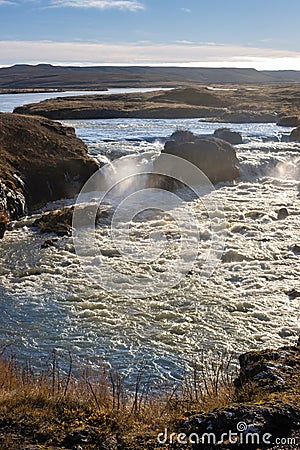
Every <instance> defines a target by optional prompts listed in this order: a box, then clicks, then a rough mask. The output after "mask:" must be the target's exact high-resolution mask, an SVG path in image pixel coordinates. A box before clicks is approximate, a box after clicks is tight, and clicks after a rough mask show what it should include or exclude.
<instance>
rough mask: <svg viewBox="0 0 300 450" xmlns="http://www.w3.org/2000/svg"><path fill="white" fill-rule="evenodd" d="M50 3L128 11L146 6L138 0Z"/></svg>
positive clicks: (52, 3) (71, 0)
mask: <svg viewBox="0 0 300 450" xmlns="http://www.w3.org/2000/svg"><path fill="white" fill-rule="evenodd" d="M50 5H51V6H52V7H55V8H62V7H70V8H97V9H120V10H127V11H138V10H141V9H145V6H144V5H143V4H142V3H141V2H139V1H137V0H52V1H51V2H50Z"/></svg>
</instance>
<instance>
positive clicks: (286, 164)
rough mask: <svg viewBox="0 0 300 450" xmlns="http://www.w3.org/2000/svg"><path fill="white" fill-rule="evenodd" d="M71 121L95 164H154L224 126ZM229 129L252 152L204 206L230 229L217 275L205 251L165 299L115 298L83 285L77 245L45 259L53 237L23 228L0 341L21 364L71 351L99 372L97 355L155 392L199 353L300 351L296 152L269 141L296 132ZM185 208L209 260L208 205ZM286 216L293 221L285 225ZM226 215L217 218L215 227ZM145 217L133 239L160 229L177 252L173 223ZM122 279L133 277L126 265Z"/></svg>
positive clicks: (110, 259) (8, 262)
mask: <svg viewBox="0 0 300 450" xmlns="http://www.w3.org/2000/svg"><path fill="white" fill-rule="evenodd" d="M66 123H68V124H70V125H72V126H75V128H76V131H77V134H78V136H79V137H81V138H82V139H84V140H85V141H86V142H87V144H88V147H89V151H90V153H91V154H92V155H93V156H94V157H97V158H99V159H100V160H106V161H107V160H109V161H112V160H115V159H116V158H117V157H119V156H122V155H128V154H136V153H139V154H144V153H146V152H147V153H149V152H150V154H153V155H157V154H159V152H160V150H161V149H162V147H163V143H164V141H165V139H166V138H167V137H168V136H170V135H171V133H172V132H173V131H174V130H175V129H176V128H178V127H180V128H186V129H189V130H191V131H194V132H195V133H198V134H208V133H211V132H213V131H214V130H215V129H216V128H219V127H221V126H222V124H212V123H204V122H202V123H201V122H199V121H197V120H196V119H191V120H159V119H157V120H135V119H127V120H105V121H104V120H91V121H68V122H66ZM230 127H231V128H232V129H233V130H237V131H241V132H242V133H243V137H244V142H245V143H244V144H242V145H240V146H237V147H236V150H237V154H238V158H239V160H240V163H241V178H240V179H239V180H237V181H236V182H235V183H223V184H219V185H217V186H216V191H215V192H211V193H207V194H206V200H207V201H210V196H211V201H213V199H214V198H215V197H216V198H217V201H218V203H220V204H221V205H222V208H223V210H224V214H225V226H226V231H227V239H226V244H225V249H224V252H223V255H222V258H221V261H220V262H219V264H218V265H217V267H216V268H215V270H214V273H213V275H212V276H210V277H209V278H204V277H203V276H202V275H201V273H202V265H203V261H202V260H201V256H202V255H203V253H202V252H200V254H199V257H198V259H197V260H196V262H195V264H194V265H193V267H192V269H191V270H190V272H189V273H188V275H187V276H186V277H184V278H183V279H182V280H181V282H180V283H179V285H177V286H176V287H171V288H170V290H169V291H167V292H164V293H162V294H161V295H159V296H156V297H155V296H152V297H144V298H134V297H131V296H130V295H122V294H121V293H119V294H118V295H116V294H115V293H114V292H107V291H105V290H104V289H103V288H101V286H99V284H97V283H96V282H95V281H94V280H93V279H90V278H88V277H87V276H86V273H85V271H84V269H83V268H82V267H81V265H80V264H79V261H78V258H77V256H76V255H75V253H74V244H73V241H72V238H71V237H63V238H60V239H59V240H58V241H57V243H56V244H55V246H54V247H49V248H47V249H41V244H42V243H43V242H44V241H45V239H47V238H49V237H51V236H47V235H46V236H45V235H40V234H38V233H37V232H36V231H34V230H32V229H31V228H30V226H29V225H30V222H28V221H27V219H24V220H23V221H19V222H18V223H16V224H15V227H14V228H13V229H12V231H10V232H8V233H7V234H6V235H5V238H4V239H3V240H2V241H0V283H1V303H2V315H1V318H0V338H1V342H5V343H11V344H12V347H13V348H15V349H18V354H20V355H21V356H22V357H23V358H24V359H25V358H26V357H29V355H31V356H32V355H36V356H37V357H41V356H42V355H43V356H45V355H47V352H50V351H51V350H52V349H53V348H54V347H55V348H58V349H59V350H62V351H66V350H71V351H72V353H73V355H74V361H75V364H78V365H79V362H80V361H89V362H91V363H92V364H97V363H98V361H99V357H101V358H104V359H105V360H106V361H109V363H110V364H111V365H112V366H113V367H115V368H117V369H120V370H123V371H124V372H126V373H133V372H136V369H137V367H139V366H140V365H141V363H142V362H146V363H147V364H148V367H149V369H148V370H149V374H151V376H152V377H153V380H157V382H159V381H160V380H165V381H170V380H174V379H177V378H179V377H180V376H181V375H182V372H183V370H184V367H185V366H186V365H188V364H189V362H190V361H191V360H192V359H194V358H196V359H197V358H198V357H200V352H201V350H202V349H204V352H205V354H206V355H208V356H209V357H211V358H214V355H216V354H217V353H218V352H221V351H225V350H226V351H230V352H231V351H232V352H234V353H236V354H239V353H241V352H243V351H246V350H249V349H259V348H263V347H268V346H272V347H276V346H281V345H286V344H291V343H294V342H295V341H296V339H297V335H298V334H299V331H300V326H299V299H297V298H296V299H292V298H290V297H289V296H288V295H287V292H288V291H290V290H292V289H298V290H299V289H300V285H299V273H300V256H299V254H297V253H296V252H295V251H294V250H293V247H294V245H295V244H296V243H298V244H300V231H299V230H300V226H299V225H300V221H299V217H300V216H299V210H300V209H299V207H300V197H299V190H298V189H299V151H300V146H299V144H293V143H284V142H274V141H272V138H274V137H278V136H280V135H281V134H282V133H284V134H288V133H289V129H286V128H284V129H283V128H280V127H276V125H274V124H239V125H230ZM111 170H112V171H113V166H112V169H111ZM124 173H125V174H126V173H128V167H124ZM116 181H117V180H116ZM214 196H215V197H214ZM188 202H189V205H190V207H191V209H192V210H193V214H194V215H195V217H196V219H197V223H198V228H199V233H200V242H201V245H202V248H203V250H205V249H206V248H208V247H209V246H210V240H211V223H210V220H209V219H208V217H207V214H205V211H204V208H203V203H202V201H201V199H196V200H193V199H190V200H188ZM282 207H286V208H287V209H288V211H289V216H288V217H287V218H286V219H285V220H277V211H278V210H279V209H280V208H282ZM218 213H219V212H218V210H217V209H216V210H215V217H214V220H215V221H216V223H217V221H218ZM140 219H143V220H135V221H134V224H133V231H132V232H133V233H135V238H136V239H137V240H138V242H139V245H140V246H141V249H143V246H145V248H146V246H147V245H149V236H151V233H152V232H153V231H155V232H156V233H162V235H164V236H171V239H170V240H169V241H168V245H169V246H170V247H169V251H170V252H172V251H176V246H177V245H178V242H177V241H176V232H177V231H178V229H177V228H176V224H175V223H174V221H173V220H172V219H171V217H170V215H169V214H164V215H162V216H160V215H158V214H150V213H149V214H148V215H147V216H146V217H142V218H141V217H140ZM144 219H147V220H144ZM124 226H125V225H124ZM96 239H97V241H98V243H99V245H100V248H101V250H103V253H104V255H106V256H105V257H106V258H107V264H108V265H111V266H113V267H114V268H115V269H118V268H120V265H121V259H120V256H119V255H118V253H117V252H116V249H115V248H114V247H113V246H112V245H111V240H110V236H109V233H108V229H107V227H105V226H101V227H97V229H96ZM147 239H148V240H147ZM167 260H168V258H167V257H165V256H162V257H161V258H160V259H159V260H158V261H157V264H155V265H151V264H149V265H148V269H147V270H148V276H149V277H151V278H153V279H154V280H155V277H156V275H157V273H160V271H161V270H162V269H163V268H164V267H165V265H166V264H167ZM125 269H126V270H127V271H128V272H129V273H130V271H132V270H133V265H132V263H131V262H130V261H129V262H128V265H127V266H126V267H125ZM144 269H145V267H144ZM122 270H124V263H123V264H122ZM134 275H135V276H144V275H143V274H142V273H135V274H134ZM121 281H122V280H120V282H121ZM37 359H38V358H37Z"/></svg>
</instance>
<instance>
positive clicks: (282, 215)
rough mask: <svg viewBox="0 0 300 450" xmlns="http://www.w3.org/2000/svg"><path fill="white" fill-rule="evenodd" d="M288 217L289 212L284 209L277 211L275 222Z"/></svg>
mask: <svg viewBox="0 0 300 450" xmlns="http://www.w3.org/2000/svg"><path fill="white" fill-rule="evenodd" d="M288 216H289V212H288V210H287V209H286V208H280V209H279V210H278V211H277V220H284V219H286V218H287V217H288Z"/></svg>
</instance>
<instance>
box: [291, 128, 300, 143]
mask: <svg viewBox="0 0 300 450" xmlns="http://www.w3.org/2000/svg"><path fill="white" fill-rule="evenodd" d="M290 141H292V142H300V126H299V127H297V128H295V129H294V130H292V132H291V134H290Z"/></svg>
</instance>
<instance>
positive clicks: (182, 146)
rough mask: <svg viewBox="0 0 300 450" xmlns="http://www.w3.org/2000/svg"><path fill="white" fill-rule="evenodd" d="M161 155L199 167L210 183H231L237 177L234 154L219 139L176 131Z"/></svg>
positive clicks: (236, 164)
mask: <svg viewBox="0 0 300 450" xmlns="http://www.w3.org/2000/svg"><path fill="white" fill-rule="evenodd" d="M162 153H168V154H171V155H174V156H178V157H180V158H184V159H186V160H187V161H189V162H191V163H192V164H194V165H195V166H197V167H199V169H201V170H202V171H203V172H204V173H205V175H206V176H207V177H208V178H209V179H210V181H211V182H212V183H218V182H221V181H233V180H234V179H236V178H237V177H238V176H239V169H238V164H239V162H238V159H237V156H236V152H235V150H234V148H233V147H232V145H231V144H229V143H228V142H225V141H223V140H221V139H217V138H214V137H201V136H196V135H194V134H193V133H191V132H186V131H183V132H180V133H179V132H178V131H177V132H175V133H174V134H172V136H171V137H170V140H169V141H167V142H166V144H165V147H164V149H163V151H162Z"/></svg>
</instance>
